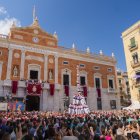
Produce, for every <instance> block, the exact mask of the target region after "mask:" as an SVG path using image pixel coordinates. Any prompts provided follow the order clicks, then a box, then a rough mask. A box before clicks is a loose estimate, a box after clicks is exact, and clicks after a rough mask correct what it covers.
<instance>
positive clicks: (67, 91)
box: [64, 85, 69, 96]
mask: <svg viewBox="0 0 140 140" xmlns="http://www.w3.org/2000/svg"><path fill="white" fill-rule="evenodd" d="M64 89H65V94H66V96H69V86H67V85H65V86H64Z"/></svg>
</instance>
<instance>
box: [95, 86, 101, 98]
mask: <svg viewBox="0 0 140 140" xmlns="http://www.w3.org/2000/svg"><path fill="white" fill-rule="evenodd" d="M96 90H97V94H98V97H101V89H100V88H97V89H96Z"/></svg>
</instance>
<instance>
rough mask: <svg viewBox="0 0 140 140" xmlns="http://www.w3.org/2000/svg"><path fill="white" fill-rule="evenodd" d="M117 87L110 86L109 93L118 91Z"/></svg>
mask: <svg viewBox="0 0 140 140" xmlns="http://www.w3.org/2000/svg"><path fill="white" fill-rule="evenodd" d="M117 92H118V91H117V89H114V88H108V93H117Z"/></svg>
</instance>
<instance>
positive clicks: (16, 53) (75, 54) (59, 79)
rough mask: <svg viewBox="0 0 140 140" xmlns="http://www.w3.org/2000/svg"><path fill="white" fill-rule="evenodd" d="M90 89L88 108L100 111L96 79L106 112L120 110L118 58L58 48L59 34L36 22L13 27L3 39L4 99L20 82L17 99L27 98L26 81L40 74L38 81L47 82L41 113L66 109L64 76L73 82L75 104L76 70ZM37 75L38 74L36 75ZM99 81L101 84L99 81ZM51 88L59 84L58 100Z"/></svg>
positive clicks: (0, 73) (0, 86)
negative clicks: (51, 92) (14, 85)
mask: <svg viewBox="0 0 140 140" xmlns="http://www.w3.org/2000/svg"><path fill="white" fill-rule="evenodd" d="M77 65H79V66H80V76H81V77H82V78H83V77H84V78H83V79H84V80H83V82H84V84H85V85H86V86H87V90H88V95H87V104H88V106H89V108H90V109H91V110H96V109H98V102H97V98H98V97H97V91H96V89H97V87H96V82H97V81H96V78H98V79H99V81H100V87H99V88H100V89H101V104H102V109H105V110H110V109H113V108H112V106H111V103H113V104H114V102H115V103H116V109H119V108H120V104H119V99H118V98H119V97H118V95H117V94H116V93H117V84H116V60H115V58H114V56H105V55H103V54H102V53H100V54H91V53H90V50H89V49H87V51H86V52H80V51H77V50H76V48H75V46H74V45H73V46H72V48H71V49H67V48H64V47H60V46H58V38H57V35H56V33H54V34H53V35H51V34H49V33H47V32H45V31H43V30H42V29H41V27H40V26H39V24H38V20H37V19H35V20H34V22H33V24H32V25H30V26H28V27H16V26H15V25H13V26H12V28H11V30H10V33H9V35H8V36H4V35H1V36H0V96H1V97H4V96H5V95H6V93H7V92H11V81H12V80H16V81H18V92H17V94H16V95H14V96H15V97H22V98H26V96H27V95H28V93H27V91H26V85H25V80H27V79H28V80H29V79H31V78H32V76H31V75H32V74H31V73H36V72H37V79H38V80H41V81H43V83H44V87H43V93H42V94H41V96H40V110H56V111H59V110H60V109H61V110H63V109H64V98H65V94H64V84H65V80H64V75H68V76H69V78H68V79H67V80H68V84H69V91H70V93H69V99H70V102H72V98H73V94H74V93H75V92H76V76H77V73H76V66H77ZM33 75H34V74H33ZM98 79H97V80H98ZM49 84H55V91H54V96H50V87H49Z"/></svg>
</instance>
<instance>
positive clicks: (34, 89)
mask: <svg viewBox="0 0 140 140" xmlns="http://www.w3.org/2000/svg"><path fill="white" fill-rule="evenodd" d="M27 93H28V94H29V95H41V93H42V84H41V83H33V82H28V83H27Z"/></svg>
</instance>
